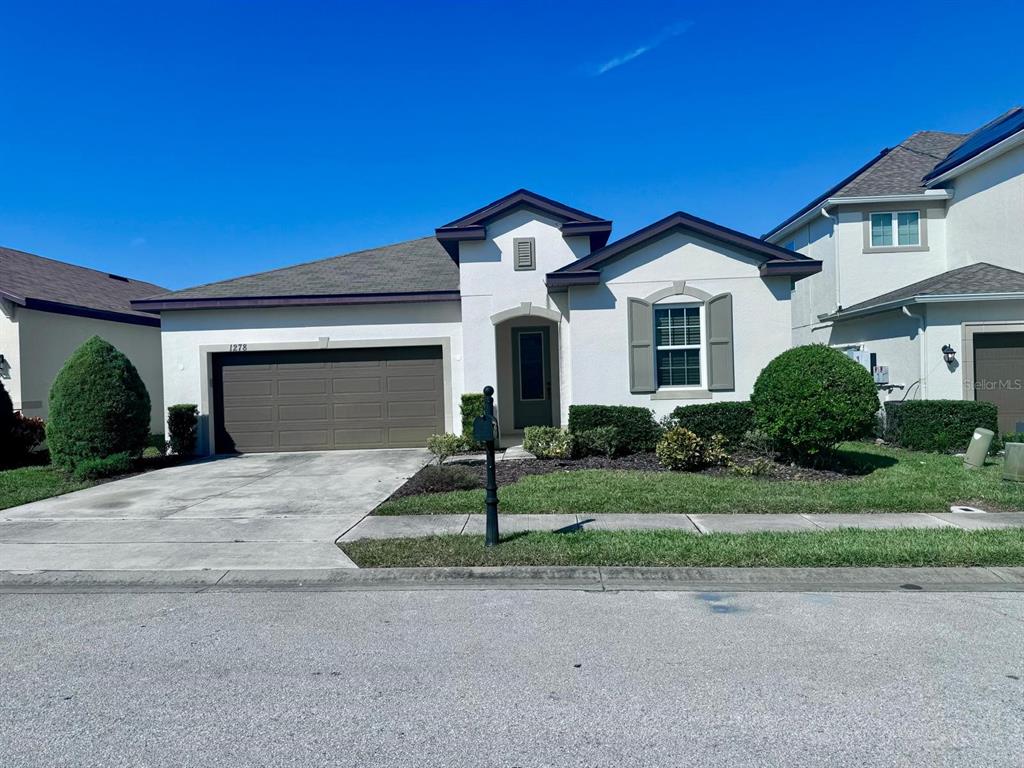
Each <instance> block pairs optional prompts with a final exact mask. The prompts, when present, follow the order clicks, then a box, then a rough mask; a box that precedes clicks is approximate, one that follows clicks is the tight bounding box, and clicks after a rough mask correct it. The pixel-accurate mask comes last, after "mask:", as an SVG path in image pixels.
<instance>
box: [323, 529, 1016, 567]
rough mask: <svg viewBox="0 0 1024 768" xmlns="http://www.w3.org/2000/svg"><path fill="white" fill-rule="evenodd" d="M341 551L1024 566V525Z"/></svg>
mask: <svg viewBox="0 0 1024 768" xmlns="http://www.w3.org/2000/svg"><path fill="white" fill-rule="evenodd" d="M340 546H341V549H342V550H343V551H344V552H345V554H346V555H348V556H349V557H350V558H352V560H353V561H354V562H355V563H356V565H358V566H360V567H361V568H401V567H446V566H448V567H450V566H488V565H609V566H614V565H631V566H690V567H715V566H718V567H740V568H746V567H757V566H763V567H790V568H822V567H825V568H829V567H849V566H855V567H867V566H879V567H885V566H907V567H910V566H939V567H942V566H986V565H1003V566H1014V565H1024V529H1019V528H1017V529H1002V530H988V531H963V530H957V529H950V528H925V529H910V528H902V529H894V530H881V531H880V530H860V529H855V528H840V529H838V530H834V531H820V532H818V531H811V532H806V533H805V532H798V533H780V532H771V533H743V534H735V533H713V534H710V535H707V536H699V535H696V534H692V533H684V532H681V531H581V532H576V533H547V532H543V533H542V532H529V533H519V534H511V535H510V536H507V537H505V538H504V539H503V541H502V543H501V544H500V545H499V546H497V547H494V548H491V549H488V548H486V547H484V539H483V537H482V536H460V535H448V536H428V537H423V538H405V539H360V540H358V541H352V542H345V543H343V544H341V545H340Z"/></svg>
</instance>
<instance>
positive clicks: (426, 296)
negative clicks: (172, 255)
mask: <svg viewBox="0 0 1024 768" xmlns="http://www.w3.org/2000/svg"><path fill="white" fill-rule="evenodd" d="M460 298H461V294H460V292H459V291H423V292H418V293H357V294H330V295H322V296H238V297H230V298H223V297H222V298H207V299H187V298H186V299H160V298H153V299H141V300H137V301H133V302H132V306H133V307H135V308H136V309H138V310H140V311H142V312H166V311H170V310H182V309H247V308H266V307H316V306H339V305H353V304H406V303H412V302H438V301H459V299H460Z"/></svg>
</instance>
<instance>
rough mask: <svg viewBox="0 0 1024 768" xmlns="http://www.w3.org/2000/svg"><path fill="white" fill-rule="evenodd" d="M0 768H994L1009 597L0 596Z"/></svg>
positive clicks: (1017, 600)
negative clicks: (693, 767) (935, 767)
mask: <svg viewBox="0 0 1024 768" xmlns="http://www.w3.org/2000/svg"><path fill="white" fill-rule="evenodd" d="M0 617H2V621H0V688H2V696H0V765H2V766H4V768H10V767H18V768H21V767H22V766H26V767H28V766H45V767H46V768H53V767H55V766H75V767H76V768H84V767H86V766H104V768H113V767H114V766H133V768H134V767H136V766H175V768H180V767H181V766H247V767H252V766H327V765H331V766H417V767H422V766H507V767H512V766H522V767H523V768H531V767H533V766H588V767H591V768H592V767H594V766H679V765H701V766H733V767H736V766H837V765H842V766H904V765H905V766H932V765H942V766H981V765H984V766H988V767H989V768H993V767H995V766H1014V768H1018V767H1019V766H1020V764H1021V752H1020V749H1021V745H1022V744H1024V595H1022V594H1019V593H989V594H976V593H975V594H972V593H957V594H935V593H916V594H915V593H874V594H872V593H857V594H854V593H838V594H836V593H832V594H804V593H764V592H745V593H736V594H713V593H699V592H621V593H614V592H606V593H599V592H582V591H553V592H552V591H547V592H545V591H472V590H447V591H445V590H437V591H414V592H412V591H410V592H402V591H359V592H315V591H265V592H259V591H246V592H211V593H198V594H196V593H153V594H139V593H128V592H110V593H101V594H57V593H49V594H0Z"/></svg>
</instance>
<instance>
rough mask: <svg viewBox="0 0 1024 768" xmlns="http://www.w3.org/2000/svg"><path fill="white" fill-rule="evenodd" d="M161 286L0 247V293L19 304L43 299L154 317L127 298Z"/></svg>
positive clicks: (139, 295)
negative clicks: (136, 307)
mask: <svg viewBox="0 0 1024 768" xmlns="http://www.w3.org/2000/svg"><path fill="white" fill-rule="evenodd" d="M164 290H165V289H164V288H161V287H160V286H159V285H154V284H153V283H145V282H142V281H140V280H130V279H125V278H120V277H116V276H111V275H110V274H108V273H107V272H100V271H98V270H95V269H88V268H86V267H79V266H76V265H75V264H68V263H66V262H63V261H55V260H54V259H48V258H46V257H44V256H36V255H35V254H33V253H25V252H24V251H16V250H14V249H12V248H0V293H3V294H5V295H6V297H7V298H9V299H11V300H13V301H16V302H17V303H19V304H20V303H26V302H29V303H30V302H33V301H34V302H36V303H38V302H47V303H52V304H60V305H64V306H67V307H77V308H83V309H87V310H94V311H97V312H104V313H116V314H121V315H129V316H133V317H139V318H146V319H147V320H155V318H154V316H153V315H152V314H151V313H149V312H139V311H138V310H135V309H133V308H132V306H131V301H132V300H133V299H140V298H142V297H144V296H152V295H153V294H156V293H160V292H161V291H164ZM37 308H45V305H42V306H38V307H37Z"/></svg>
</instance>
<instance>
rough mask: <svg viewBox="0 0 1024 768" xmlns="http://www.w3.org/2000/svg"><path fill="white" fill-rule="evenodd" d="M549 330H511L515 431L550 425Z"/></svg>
mask: <svg viewBox="0 0 1024 768" xmlns="http://www.w3.org/2000/svg"><path fill="white" fill-rule="evenodd" d="M550 349H551V336H550V332H549V329H548V328H545V327H542V326H541V327H537V328H513V329H512V387H513V390H514V391H513V394H512V411H513V414H512V415H513V421H514V423H515V428H516V429H522V428H523V427H533V426H551V423H552V422H551V370H550V368H551V365H550V360H551V357H550V352H549V350H550Z"/></svg>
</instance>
